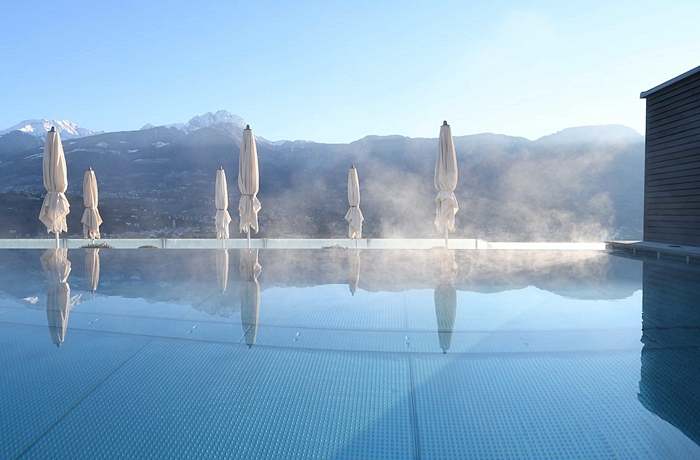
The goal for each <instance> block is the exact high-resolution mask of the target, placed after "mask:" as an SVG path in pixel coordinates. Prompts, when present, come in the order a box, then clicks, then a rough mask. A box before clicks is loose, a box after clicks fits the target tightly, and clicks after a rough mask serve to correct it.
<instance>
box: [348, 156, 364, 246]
mask: <svg viewBox="0 0 700 460" xmlns="http://www.w3.org/2000/svg"><path fill="white" fill-rule="evenodd" d="M348 203H349V204H350V209H348V212H347V213H346V214H345V220H347V221H348V224H349V228H348V235H349V237H350V239H353V240H357V239H360V238H362V222H363V221H364V220H365V217H364V216H363V215H362V211H361V210H360V179H359V178H358V177H357V169H355V165H352V167H351V168H350V171H348Z"/></svg>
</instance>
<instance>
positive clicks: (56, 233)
mask: <svg viewBox="0 0 700 460" xmlns="http://www.w3.org/2000/svg"><path fill="white" fill-rule="evenodd" d="M54 234H55V235H56V249H58V232H54Z"/></svg>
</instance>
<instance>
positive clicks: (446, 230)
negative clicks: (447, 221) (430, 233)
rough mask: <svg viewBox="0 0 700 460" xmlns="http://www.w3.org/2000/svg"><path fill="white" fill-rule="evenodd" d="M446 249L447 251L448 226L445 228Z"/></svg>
mask: <svg viewBox="0 0 700 460" xmlns="http://www.w3.org/2000/svg"><path fill="white" fill-rule="evenodd" d="M445 249H447V226H445Z"/></svg>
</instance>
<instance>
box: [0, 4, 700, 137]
mask: <svg viewBox="0 0 700 460" xmlns="http://www.w3.org/2000/svg"><path fill="white" fill-rule="evenodd" d="M698 18H700V2H699V1H697V0H694V1H687V2H680V1H678V2H673V1H670V2H659V1H653V2H646V1H629V2H614V1H609V0H608V1H601V2H597V1H586V2H537V1H532V2H499V1H494V2H476V1H467V0H463V1H455V2H449V1H414V2H410V1H395V2H394V1H379V0H375V1H352V2H336V1H318V2H315V1H308V0H307V1H299V2H294V1H283V2H282V1H280V2H272V1H255V0H248V1H245V2H238V1H221V2H207V1H200V2H193V1H187V2H184V1H177V0H175V1H169V2H149V1H143V0H139V1H131V0H126V1H120V2H100V1H94V0H91V1H50V2H43V1H32V2H22V1H8V2H4V3H3V5H2V7H1V9H0V43H1V44H2V45H1V46H0V91H1V93H0V129H4V128H7V127H9V126H11V125H14V124H15V123H17V122H19V121H21V120H23V119H28V118H49V119H51V118H59V119H69V120H71V121H73V122H75V123H78V124H79V125H81V126H85V127H87V128H91V129H95V130H107V131H115V130H131V129H138V128H140V127H141V126H143V125H144V124H146V123H152V124H154V125H159V124H167V123H175V122H186V121H187V120H189V119H190V118H191V117H192V116H194V115H200V114H202V113H205V112H208V111H216V110H218V109H226V110H229V111H230V112H232V113H234V114H237V115H240V116H242V117H243V118H244V119H245V120H246V121H247V122H249V123H250V124H251V125H252V126H253V128H254V129H255V131H256V133H257V134H259V135H262V136H263V137H266V138H268V139H271V140H278V139H309V140H314V141H319V142H348V141H352V140H355V139H358V138H361V137H363V136H365V135H368V134H378V135H387V134H402V135H407V136H411V137H437V135H438V127H439V125H440V124H441V121H442V120H443V119H447V120H448V121H449V122H450V124H451V125H452V126H453V132H454V134H455V135H464V134H473V133H480V132H494V133H503V134H509V135H517V136H524V137H527V138H530V139H535V138H538V137H540V136H542V135H546V134H550V133H552V132H555V131H558V130H561V129H563V128H566V127H571V126H581V125H593V124H608V123H618V124H624V125H627V126H630V127H632V128H634V129H636V130H637V131H639V132H642V133H643V132H644V102H643V101H642V100H640V99H639V93H640V92H641V91H643V90H646V89H649V88H651V87H653V86H655V85H657V84H659V83H661V82H663V81H665V80H667V79H669V78H672V77H674V76H676V75H677V74H680V73H682V72H685V71H687V70H689V69H691V68H693V67H696V66H698V65H700V27H699V26H698V24H697V21H698Z"/></svg>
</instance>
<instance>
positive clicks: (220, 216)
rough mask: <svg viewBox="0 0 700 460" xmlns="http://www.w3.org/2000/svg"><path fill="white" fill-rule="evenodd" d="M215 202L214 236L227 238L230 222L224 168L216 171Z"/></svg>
mask: <svg viewBox="0 0 700 460" xmlns="http://www.w3.org/2000/svg"><path fill="white" fill-rule="evenodd" d="M214 201H215V204H216V219H215V221H214V222H215V225H216V238H217V239H220V240H223V239H226V238H228V236H229V231H228V227H229V224H230V223H231V215H230V214H229V213H228V187H227V185H226V173H225V172H224V168H223V167H221V168H219V170H218V171H216V194H215V197H214Z"/></svg>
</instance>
